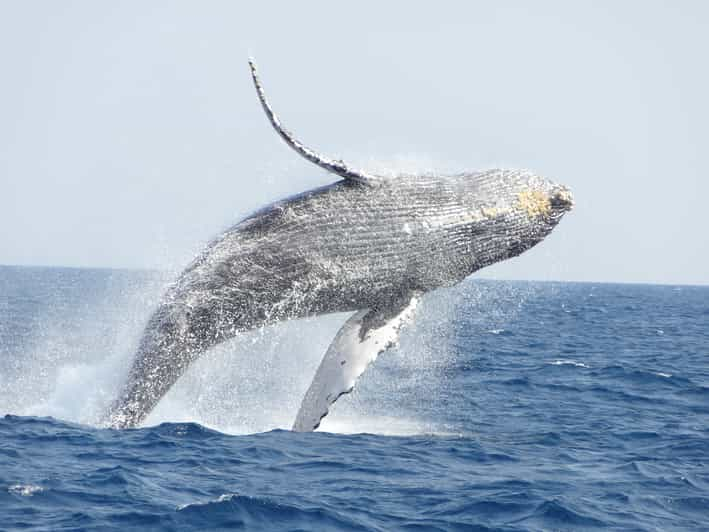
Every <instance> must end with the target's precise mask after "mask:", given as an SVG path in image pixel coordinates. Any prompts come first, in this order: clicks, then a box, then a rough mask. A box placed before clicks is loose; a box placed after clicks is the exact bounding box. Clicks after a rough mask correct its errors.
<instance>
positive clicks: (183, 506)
mask: <svg viewBox="0 0 709 532" xmlns="http://www.w3.org/2000/svg"><path fill="white" fill-rule="evenodd" d="M234 497H238V495H237V494H236V493H222V494H221V495H220V496H219V497H217V498H216V499H213V500H208V501H203V502H189V503H187V504H180V505H179V506H178V507H177V508H176V509H177V511H178V512H181V511H182V510H184V509H186V508H194V507H197V506H207V505H208V504H213V503H215V502H226V501H230V500H232V499H233V498H234Z"/></svg>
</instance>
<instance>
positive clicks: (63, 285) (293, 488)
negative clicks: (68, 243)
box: [0, 267, 709, 531]
mask: <svg viewBox="0 0 709 532" xmlns="http://www.w3.org/2000/svg"><path fill="white" fill-rule="evenodd" d="M167 277H169V276H164V275H162V274H159V273H151V272H131V271H112V270H88V269H59V268H54V269H50V268H19V267H0V414H3V415H4V417H3V418H0V529H2V530H15V529H25V528H29V529H36V530H125V529H131V528H132V529H140V530H218V529H240V528H241V529H248V530H259V529H264V530H385V531H389V530H510V531H511V530H595V529H617V530H705V529H708V528H709V327H708V326H709V288H706V287H687V286H682V287H673V286H641V285H612V284H567V283H529V282H524V283H523V282H494V281H483V280H477V279H471V280H468V281H466V282H465V283H463V284H462V285H460V286H457V287H455V288H453V289H450V290H444V291H441V292H437V293H434V294H431V295H429V296H427V297H426V298H424V301H423V302H422V305H421V307H420V310H419V313H418V316H417V319H416V321H415V323H414V324H413V325H412V326H411V327H409V328H407V329H406V331H405V332H404V333H403V336H402V341H401V346H400V347H399V348H398V349H393V350H390V351H389V352H387V353H385V354H383V355H382V356H381V357H380V358H379V360H377V361H376V363H375V364H374V365H373V366H372V367H370V368H369V370H368V371H367V372H366V373H365V374H364V375H363V377H362V378H361V380H360V382H359V383H358V386H357V388H356V390H355V392H354V393H353V394H351V395H349V396H346V397H343V398H342V399H341V400H340V401H338V403H337V404H336V405H335V407H334V408H333V409H332V412H331V414H330V416H328V417H327V418H326V419H325V420H324V422H323V425H322V431H321V432H316V433H312V434H297V433H292V432H290V431H288V430H284V429H287V428H288V427H289V426H290V423H291V422H292V420H293V418H294V416H295V412H296V411H297V408H298V402H299V400H300V398H301V397H302V394H303V393H304V391H305V389H306V388H307V386H308V384H309V379H310V378H311V377H312V375H313V374H314V371H315V368H316V367H317V364H318V362H319V359H320V357H321V356H322V354H323V353H324V350H325V349H326V347H327V344H328V342H329V341H330V339H331V337H332V336H333V335H334V333H335V331H336V330H337V328H338V326H339V325H340V324H341V322H342V321H343V319H344V316H329V317H323V318H318V319H311V320H306V321H304V322H297V323H296V322H294V323H287V324H283V325H280V326H278V327H275V328H271V329H265V330H263V331H256V332H254V333H251V334H249V335H245V336H244V337H242V338H239V339H236V340H235V341H233V342H229V343H227V344H225V345H223V346H220V348H219V349H216V350H215V351H214V352H212V353H210V354H208V355H206V356H205V357H203V358H202V359H201V360H200V361H198V362H197V363H196V364H195V365H194V367H193V368H191V369H190V371H189V372H188V374H186V375H185V376H184V377H183V379H182V380H181V381H180V382H179V383H178V385H177V386H175V388H174V389H173V390H172V391H171V392H170V393H169V394H168V396H166V397H165V399H164V400H163V401H162V402H161V404H160V406H159V407H158V408H157V409H156V411H155V412H154V413H153V414H152V415H151V417H150V418H149V419H148V420H147V422H146V425H147V426H146V427H145V428H140V429H136V430H124V431H116V430H109V429H104V428H100V427H99V426H97V423H98V420H99V419H100V417H101V413H102V411H103V409H104V408H105V407H106V405H107V404H108V403H109V402H110V401H111V399H112V398H113V397H114V396H115V394H116V393H117V391H118V388H119V386H120V383H121V380H122V378H123V376H124V375H125V372H126V371H127V368H128V365H129V363H130V360H131V356H132V355H133V352H134V349H135V346H136V344H137V341H138V339H139V337H140V334H141V332H142V327H143V325H144V323H145V321H146V320H147V318H148V315H149V313H150V310H151V308H152V307H153V306H154V305H155V303H156V301H157V298H158V297H159V295H160V293H161V291H162V290H163V289H164V286H165V282H166V281H167V280H168V279H167Z"/></svg>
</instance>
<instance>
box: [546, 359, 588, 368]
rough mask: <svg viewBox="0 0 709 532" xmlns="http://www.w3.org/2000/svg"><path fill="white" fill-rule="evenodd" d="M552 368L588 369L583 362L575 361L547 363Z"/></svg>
mask: <svg viewBox="0 0 709 532" xmlns="http://www.w3.org/2000/svg"><path fill="white" fill-rule="evenodd" d="M549 364H551V365H552V366H576V367H577V368H588V367H589V366H588V365H587V364H584V363H583V362H576V361H575V360H566V359H559V360H554V361H553V362H549Z"/></svg>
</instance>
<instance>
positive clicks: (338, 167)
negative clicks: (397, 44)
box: [249, 59, 381, 183]
mask: <svg viewBox="0 0 709 532" xmlns="http://www.w3.org/2000/svg"><path fill="white" fill-rule="evenodd" d="M249 66H251V77H252V78H253V79H254V86H255V87H256V93H257V94H258V97H259V100H261V106H262V107H263V110H264V111H265V112H266V116H267V117H268V119H269V121H270V122H271V124H272V125H273V128H274V129H275V130H276V133H278V134H279V135H280V136H281V138H282V139H283V140H285V141H286V144H288V146H290V147H291V148H293V149H294V150H295V151H296V152H298V153H299V154H300V155H302V156H303V157H305V158H306V159H307V160H308V161H310V162H311V163H315V164H317V165H318V166H320V167H322V168H324V169H325V170H327V171H328V172H332V173H333V174H337V175H339V176H341V177H344V178H345V179H349V180H352V181H357V182H359V183H372V182H376V181H379V180H381V178H380V177H378V176H375V175H372V174H367V173H365V172H362V171H361V170H356V169H354V168H350V167H349V166H348V165H347V164H346V163H345V162H344V161H342V160H339V161H335V160H332V159H327V158H326V157H323V156H322V155H320V154H319V153H317V152H315V151H313V150H311V149H310V148H308V147H307V146H305V145H303V144H302V143H301V142H300V141H299V140H298V139H296V138H295V137H294V136H293V135H292V134H291V133H290V132H289V131H287V130H286V129H284V128H283V126H282V124H281V121H280V119H279V118H278V117H277V116H276V114H275V113H274V112H273V109H271V105H270V104H269V103H268V100H267V99H266V94H265V93H264V92H263V87H262V86H261V80H260V79H259V77H258V73H257V72H256V63H255V62H254V60H253V59H249Z"/></svg>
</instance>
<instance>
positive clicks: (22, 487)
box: [7, 484, 44, 497]
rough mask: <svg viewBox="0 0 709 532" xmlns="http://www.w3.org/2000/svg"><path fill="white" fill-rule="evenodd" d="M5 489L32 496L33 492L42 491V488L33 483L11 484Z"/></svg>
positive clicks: (24, 495)
mask: <svg viewBox="0 0 709 532" xmlns="http://www.w3.org/2000/svg"><path fill="white" fill-rule="evenodd" d="M7 491H8V492H10V493H14V494H15V495H22V496H23V497H32V495H34V494H35V493H40V492H42V491H44V488H43V487H42V486H35V485H33V484H13V485H12V486H10V487H9V488H7Z"/></svg>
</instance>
